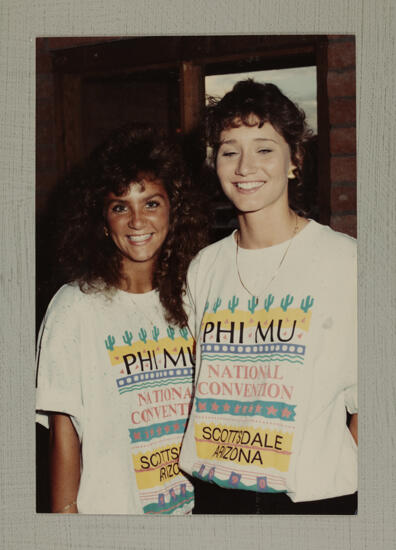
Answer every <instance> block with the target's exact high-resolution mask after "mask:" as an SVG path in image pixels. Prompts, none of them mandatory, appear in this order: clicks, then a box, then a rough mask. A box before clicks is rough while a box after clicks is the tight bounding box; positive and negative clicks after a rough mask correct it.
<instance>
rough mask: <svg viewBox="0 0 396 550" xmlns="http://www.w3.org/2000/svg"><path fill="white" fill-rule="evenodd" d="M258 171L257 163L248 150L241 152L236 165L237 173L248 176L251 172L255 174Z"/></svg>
mask: <svg viewBox="0 0 396 550" xmlns="http://www.w3.org/2000/svg"><path fill="white" fill-rule="evenodd" d="M255 172H256V165H255V162H254V160H253V158H252V155H250V154H249V153H248V152H246V153H243V152H242V153H241V155H240V157H239V162H238V164H237V166H236V169H235V173H236V174H238V175H239V176H248V175H249V174H254V173H255Z"/></svg>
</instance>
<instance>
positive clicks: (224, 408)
mask: <svg viewBox="0 0 396 550" xmlns="http://www.w3.org/2000/svg"><path fill="white" fill-rule="evenodd" d="M229 410H230V405H229V404H228V403H224V405H223V411H224V412H227V411H229Z"/></svg>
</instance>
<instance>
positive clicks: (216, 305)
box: [213, 298, 221, 313]
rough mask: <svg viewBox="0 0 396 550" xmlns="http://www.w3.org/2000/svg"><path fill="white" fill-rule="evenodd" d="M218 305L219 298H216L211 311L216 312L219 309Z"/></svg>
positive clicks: (219, 303) (219, 302)
mask: <svg viewBox="0 0 396 550" xmlns="http://www.w3.org/2000/svg"><path fill="white" fill-rule="evenodd" d="M220 305H221V298H217V300H216V301H215V303H214V304H213V313H216V311H217V310H218V309H219V307H220Z"/></svg>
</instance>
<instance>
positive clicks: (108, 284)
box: [57, 125, 207, 327]
mask: <svg viewBox="0 0 396 550" xmlns="http://www.w3.org/2000/svg"><path fill="white" fill-rule="evenodd" d="M142 173H144V174H148V177H150V178H151V177H152V178H154V179H159V180H160V181H161V182H162V184H163V185H164V188H165V190H166V192H167V194H168V197H169V202H170V216H169V217H170V225H169V232H168V235H167V237H166V239H165V241H164V243H163V245H162V248H161V251H160V254H159V257H158V259H157V262H156V266H155V269H154V273H153V287H154V288H156V289H158V292H159V297H160V301H161V303H162V305H163V306H164V308H165V316H166V319H167V321H168V322H172V323H174V324H177V325H179V326H180V327H182V326H185V325H186V323H187V315H186V313H185V311H184V309H183V295H184V293H185V281H186V272H187V268H188V265H189V263H190V261H191V259H192V258H193V257H194V256H195V254H196V253H197V252H198V251H199V250H200V249H201V248H202V247H203V246H205V244H207V223H206V216H205V214H204V208H203V204H202V201H201V199H200V197H199V196H198V194H197V193H195V191H194V190H193V189H192V186H191V182H190V178H189V177H188V176H187V174H186V171H185V169H184V165H183V161H182V156H181V153H180V150H179V147H178V146H176V144H172V143H170V142H169V141H168V140H166V139H164V137H163V136H162V135H161V134H160V133H159V132H158V131H157V130H155V131H154V130H153V129H151V128H149V127H139V126H137V125H134V126H131V125H128V126H125V127H123V128H122V129H121V130H118V131H117V132H116V133H114V134H113V135H112V136H111V137H110V138H109V140H107V141H106V142H105V143H104V144H103V145H101V146H99V147H98V148H97V149H96V150H95V151H94V152H93V153H92V154H91V155H90V157H89V158H88V160H87V161H86V162H85V163H84V164H83V165H81V166H79V167H78V168H77V169H76V170H75V171H74V172H73V173H72V174H70V175H69V177H67V178H66V179H65V181H64V182H63V185H62V186H61V189H60V193H59V208H58V210H59V220H58V235H59V238H58V247H57V248H58V260H59V265H60V268H61V270H62V271H63V275H64V278H66V280H67V281H69V282H71V281H76V282H78V283H79V286H80V288H81V290H82V291H84V292H93V291H109V290H111V289H114V288H117V286H118V285H119V283H120V281H121V279H122V273H121V265H122V255H121V253H120V251H119V250H118V248H117V247H116V245H115V244H114V243H113V241H112V239H111V238H107V237H106V236H105V233H104V224H105V219H104V206H105V200H106V197H107V196H108V194H109V193H114V194H115V195H117V196H121V195H123V194H124V193H125V192H126V191H127V190H128V188H129V185H130V184H131V182H134V181H137V179H140V177H139V174H142Z"/></svg>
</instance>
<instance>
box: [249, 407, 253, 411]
mask: <svg viewBox="0 0 396 550" xmlns="http://www.w3.org/2000/svg"><path fill="white" fill-rule="evenodd" d="M252 410H253V405H250V407H249V412H250V413H251V412H252Z"/></svg>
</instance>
